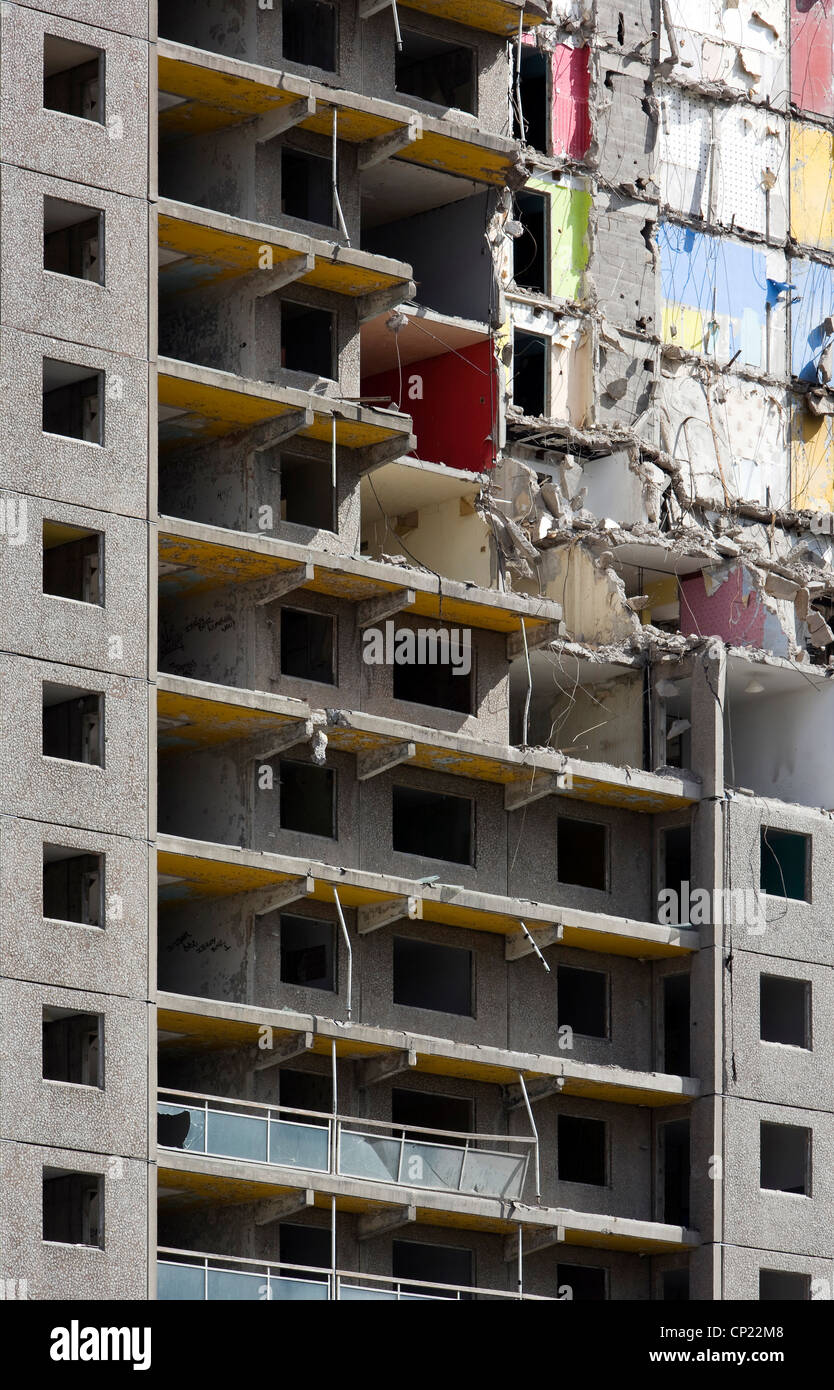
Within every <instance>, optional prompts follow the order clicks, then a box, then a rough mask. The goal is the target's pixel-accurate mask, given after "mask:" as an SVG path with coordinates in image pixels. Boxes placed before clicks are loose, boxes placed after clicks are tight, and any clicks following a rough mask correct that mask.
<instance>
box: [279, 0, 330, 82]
mask: <svg viewBox="0 0 834 1390" xmlns="http://www.w3.org/2000/svg"><path fill="white" fill-rule="evenodd" d="M281 23H282V28H283V39H282V48H283V54H284V57H285V58H286V59H287V61H288V62H290V63H303V64H304V66H305V67H313V68H324V69H325V70H326V71H327V72H335V71H336V7H335V5H329V4H326V3H324V0H283V3H282V5H281Z"/></svg>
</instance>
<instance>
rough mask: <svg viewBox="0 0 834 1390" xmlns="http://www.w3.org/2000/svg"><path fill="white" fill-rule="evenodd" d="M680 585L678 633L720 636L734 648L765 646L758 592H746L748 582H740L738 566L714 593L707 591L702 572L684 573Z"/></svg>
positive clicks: (740, 570)
mask: <svg viewBox="0 0 834 1390" xmlns="http://www.w3.org/2000/svg"><path fill="white" fill-rule="evenodd" d="M680 588H681V613H680V628H681V632H696V633H698V634H699V635H700V636H702V637H722V638H723V639H724V641H725V642H731V643H732V645H733V646H734V647H764V646H765V645H766V643H765V615H766V610H765V607H764V604H763V603H762V601H761V599H760V598H759V597H758V595H757V594H755V593H749V589H750V585H749V584H747V585H745V583H744V569H743V567H742V566H741V565H739V566H738V567H737V569H735V570H733V571H731V573H730V574H729V575H728V577H727V578H726V579H725V580H724V583H723V584H721V585H720V586H719V587H718V588H717V589H716V590H715V593H714V594H711V595H710V594H708V593H707V591H706V586H705V584H704V577H703V575H702V574H691V575H687V576H686V577H685V578H684V579H681V581H680ZM745 589H747V590H748V594H745ZM745 600H746V601H745Z"/></svg>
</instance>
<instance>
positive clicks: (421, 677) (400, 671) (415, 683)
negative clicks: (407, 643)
mask: <svg viewBox="0 0 834 1390" xmlns="http://www.w3.org/2000/svg"><path fill="white" fill-rule="evenodd" d="M435 632H436V634H437V635H436V644H435V645H433V646H429V645H428V644H427V646H426V651H425V656H426V657H429V658H431V657H435V658H436V659H435V660H434V661H433V662H432V663H431V664H430V663H429V661H426V660H420V659H419V658H420V656H421V655H422V653H421V652H420V651H419V648H418V649H417V656H418V660H416V661H414V662H411V663H408V664H405V663H404V664H403V665H402V666H400V665H395V666H394V699H395V700H408V701H410V702H411V703H412V704H415V705H429V706H431V708H432V709H448V710H453V711H454V713H455V714H472V712H473V710H472V672H471V670H470V671H466V672H465V671H464V670H463V661H462V656H463V653H462V650H461V648H460V647H459V646H452V638H451V636H450V634H449V632H448V631H447V630H446V629H443V628H438V629H431V630H430V636H429V639H428V641H431V640H432V636H433V635H434V633H435ZM459 640H460V639H459V637H456V638H455V641H456V642H458V641H459ZM447 644H448V645H447ZM441 658H444V659H442V660H441ZM452 658H454V661H455V662H456V663H457V664H453V660H452Z"/></svg>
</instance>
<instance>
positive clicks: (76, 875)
mask: <svg viewBox="0 0 834 1390" xmlns="http://www.w3.org/2000/svg"><path fill="white" fill-rule="evenodd" d="M103 903H104V855H103V854H86V853H85V852H84V851H83V850H77V849H68V848H67V847H66V846H65V845H50V844H45V845H44V847H43V915H44V917H45V918H47V919H49V920H50V921H56V922H77V923H79V924H80V925H81V926H84V927H103V926H104V912H103Z"/></svg>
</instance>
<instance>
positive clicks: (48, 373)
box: [43, 357, 103, 444]
mask: <svg viewBox="0 0 834 1390" xmlns="http://www.w3.org/2000/svg"><path fill="white" fill-rule="evenodd" d="M102 416H103V410H102V373H101V372H91V371H90V368H89V367H79V366H76V365H75V363H72V362H58V361H55V360H54V359H52V358H50V357H45V358H44V359H43V431H44V434H63V435H66V436H67V438H69V439H83V440H85V441H86V442H87V443H88V444H101V443H102V439H103V430H102V426H103V419H102Z"/></svg>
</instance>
